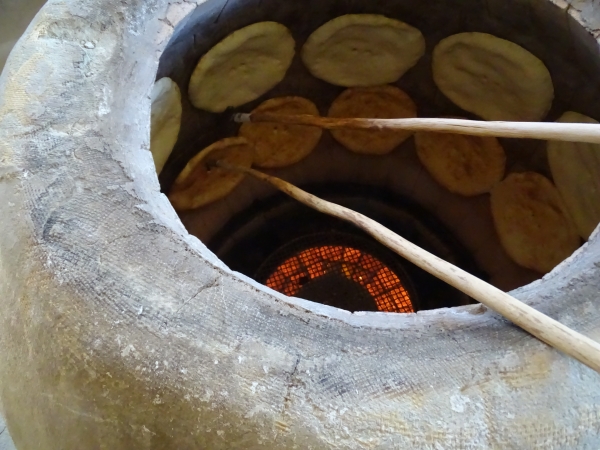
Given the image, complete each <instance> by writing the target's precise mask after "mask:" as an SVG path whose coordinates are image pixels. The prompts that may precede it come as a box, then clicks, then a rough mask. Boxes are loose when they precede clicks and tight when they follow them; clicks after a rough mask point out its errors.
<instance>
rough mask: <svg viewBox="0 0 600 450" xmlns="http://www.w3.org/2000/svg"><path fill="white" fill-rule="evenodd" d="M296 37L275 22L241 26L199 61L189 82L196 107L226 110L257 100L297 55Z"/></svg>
mask: <svg viewBox="0 0 600 450" xmlns="http://www.w3.org/2000/svg"><path fill="white" fill-rule="evenodd" d="M294 46H295V42H294V38H293V37H292V34H291V33H290V31H289V30H288V29H287V28H286V27H285V26H283V25H281V24H279V23H276V22H259V23H255V24H253V25H249V26H247V27H245V28H241V29H239V30H237V31H235V32H233V33H232V34H230V35H229V36H227V37H226V38H225V39H223V40H222V41H221V42H219V43H218V44H217V45H215V46H214V47H213V48H212V49H210V50H209V51H208V52H207V53H206V54H205V55H204V56H203V57H202V58H201V59H200V61H199V62H198V65H197V66H196V69H195V70H194V73H193V74H192V78H191V79H190V85H189V96H190V101H191V102H192V104H193V105H194V106H195V107H196V108H200V109H203V110H206V111H210V112H223V111H225V109H227V108H228V107H236V106H240V105H243V104H244V103H248V102H250V101H252V100H255V99H257V98H258V97H260V96H261V95H263V94H264V93H266V92H267V91H269V90H270V89H271V88H273V87H274V86H275V85H276V84H277V83H279V82H280V81H281V80H283V78H284V76H285V73H286V72H287V70H288V68H289V67H290V64H291V63H292V59H293V57H294Z"/></svg>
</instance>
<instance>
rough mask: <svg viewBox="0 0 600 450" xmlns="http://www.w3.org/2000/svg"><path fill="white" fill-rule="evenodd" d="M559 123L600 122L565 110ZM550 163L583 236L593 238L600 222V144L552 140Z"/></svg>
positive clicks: (554, 176)
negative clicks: (591, 236)
mask: <svg viewBox="0 0 600 450" xmlns="http://www.w3.org/2000/svg"><path fill="white" fill-rule="evenodd" d="M557 122H567V123H598V122H597V121H596V120H594V119H592V118H591V117H588V116H584V115H583V114H579V113H576V112H573V111H568V112H566V113H564V114H563V115H562V116H561V117H560V118H559V119H558V120H557ZM548 163H549V164H550V170H551V171H552V178H554V183H555V184H556V188H557V189H558V191H559V192H560V194H561V195H562V198H563V200H564V201H565V205H566V207H567V210H568V211H569V213H570V214H571V217H572V218H573V221H574V222H575V225H576V226H577V231H578V232H579V235H580V236H581V237H582V238H584V239H586V240H587V239H589V237H590V235H591V234H592V232H593V231H594V229H595V228H596V226H598V223H600V145H598V144H587V143H585V142H563V141H548Z"/></svg>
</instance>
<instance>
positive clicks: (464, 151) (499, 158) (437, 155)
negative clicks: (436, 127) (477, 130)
mask: <svg viewBox="0 0 600 450" xmlns="http://www.w3.org/2000/svg"><path fill="white" fill-rule="evenodd" d="M415 144H416V147H417V155H418V157H419V160H420V161H421V163H422V164H423V166H425V168H426V169H427V171H428V172H429V174H430V175H431V176H432V177H433V179H434V180H436V181H437V182H438V183H439V184H441V185H442V186H444V187H445V188H446V189H448V190H449V191H450V192H453V193H455V194H460V195H464V196H473V195H479V194H484V193H486V192H489V191H490V190H491V189H492V187H493V186H494V185H495V184H496V183H499V182H500V180H502V177H503V176H504V170H505V166H506V154H505V153H504V149H503V148H502V146H501V145H500V143H499V142H498V139H496V138H494V137H480V136H467V135H464V134H450V133H429V132H424V131H420V132H417V133H415Z"/></svg>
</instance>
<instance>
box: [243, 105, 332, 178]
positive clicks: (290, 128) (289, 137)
mask: <svg viewBox="0 0 600 450" xmlns="http://www.w3.org/2000/svg"><path fill="white" fill-rule="evenodd" d="M252 112H253V113H255V112H269V113H277V114H289V115H296V114H308V115H312V116H318V115H319V110H318V109H317V107H316V105H315V104H314V103H313V102H311V101H310V100H307V99H305V98H303V97H279V98H272V99H270V100H267V101H266V102H263V103H262V104H260V105H259V106H258V107H257V108H255V109H254V111H252ZM322 133H323V132H322V130H321V129H320V128H317V127H310V126H303V125H286V124H280V123H244V124H243V125H242V126H241V127H240V132H239V135H240V136H242V137H245V138H246V139H248V141H250V143H251V144H252V145H253V146H254V164H255V165H256V166H258V167H262V168H276V167H285V166H289V165H291V164H294V163H297V162H298V161H300V160H302V159H304V158H305V157H306V156H308V155H309V154H310V152H312V151H313V150H314V148H315V147H316V146H317V144H318V143H319V140H320V139H321V135H322Z"/></svg>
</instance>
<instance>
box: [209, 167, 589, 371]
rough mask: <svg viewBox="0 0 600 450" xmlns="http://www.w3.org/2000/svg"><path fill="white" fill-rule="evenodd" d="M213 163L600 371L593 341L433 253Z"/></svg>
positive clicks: (284, 187)
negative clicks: (356, 231)
mask: <svg viewBox="0 0 600 450" xmlns="http://www.w3.org/2000/svg"><path fill="white" fill-rule="evenodd" d="M215 165H217V166H219V167H222V168H224V169H228V170H232V171H236V172H242V173H245V174H248V175H251V176H253V177H255V178H258V179H259V180H262V181H266V182H267V183H270V184H272V185H273V186H275V187H276V188H277V189H279V190H281V191H282V192H284V193H286V194H288V195H289V196H290V197H293V198H295V199H296V200H298V201H300V202H301V203H304V204H305V205H307V206H309V207H311V208H313V209H316V210H317V211H320V212H322V213H325V214H329V215H330V216H334V217H337V218H339V219H342V220H345V221H348V222H351V223H352V224H354V225H356V226H357V227H359V228H361V229H363V230H364V231H366V232H367V233H369V234H370V235H371V236H373V237H374V238H375V239H377V240H378V241H379V242H381V243H382V244H383V245H385V246H386V247H388V248H390V249H392V250H393V251H394V252H396V253H397V254H399V255H400V256H402V257H404V258H406V259H407V260H409V261H410V262H412V263H413V264H416V265H417V266H419V267H420V268H421V269H423V270H425V271H427V272H429V273H430V274H432V275H434V276H436V277H437V278H439V279H441V280H444V281H445V282H446V283H448V284H449V285H451V286H453V287H455V288H456V289H458V290H460V291H462V292H464V293H465V294H467V295H469V296H471V297H472V298H474V299H475V300H478V301H479V302H481V303H483V304H484V305H486V306H488V307H489V308H491V309H493V310H494V311H496V312H497V313H499V314H501V315H502V316H504V317H505V318H507V319H508V320H510V321H511V322H513V323H515V324H516V325H518V326H519V327H521V328H523V329H524V330H525V331H527V332H529V333H531V334H532V335H534V336H535V337H537V338H538V339H540V340H541V341H543V342H545V343H546V344H548V345H550V346H552V347H554V348H556V349H558V350H561V351H562V352H564V353H566V354H567V355H570V356H572V357H573V358H575V359H577V360H578V361H580V362H582V363H583V364H585V365H587V366H588V367H591V368H592V369H594V370H595V371H596V372H598V373H600V345H599V344H598V343H597V342H595V341H593V340H592V339H590V338H588V337H586V336H584V335H582V334H580V333H578V332H576V331H574V330H572V329H570V328H568V327H567V326H565V325H563V324H561V323H560V322H557V321H556V320H554V319H552V318H550V317H548V316H546V315H545V314H542V313H541V312H539V311H537V310H535V309H533V308H532V307H531V306H528V305H526V304H525V303H523V302H521V301H519V300H517V299H516V298H514V297H512V296H510V295H508V294H507V293H505V292H503V291H501V290H500V289H497V288H495V287H494V286H492V285H490V284H488V283H486V282H485V281H483V280H480V279H479V278H477V277H475V276H473V275H471V274H470V273H468V272H465V271H464V270H462V269H460V268H458V267H456V266H455V265H453V264H450V263H449V262H447V261H444V260H443V259H440V258H438V257H437V256H435V255H432V254H431V253H429V252H427V251H425V250H423V249H422V248H420V247H418V246H417V245H415V244H412V243H411V242H409V241H407V240H406V239H404V238H403V237H401V236H398V235H397V234H396V233H394V232H393V231H391V230H389V229H388V228H386V227H384V226H383V225H381V224H379V223H377V222H376V221H374V220H372V219H369V218H368V217H366V216H364V215H362V214H360V213H357V212H356V211H353V210H351V209H348V208H345V207H343V206H340V205H336V204H335V203H331V202H328V201H326V200H322V199H320V198H318V197H315V196H314V195H312V194H309V193H308V192H306V191H303V190H302V189H299V188H297V187H295V186H294V185H292V184H290V183H288V182H286V181H283V180H281V179H280V178H276V177H273V176H270V175H267V174H264V173H262V172H258V171H256V170H254V169H248V168H245V167H240V166H233V165H230V164H227V163H225V162H221V161H218V162H216V163H215Z"/></svg>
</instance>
